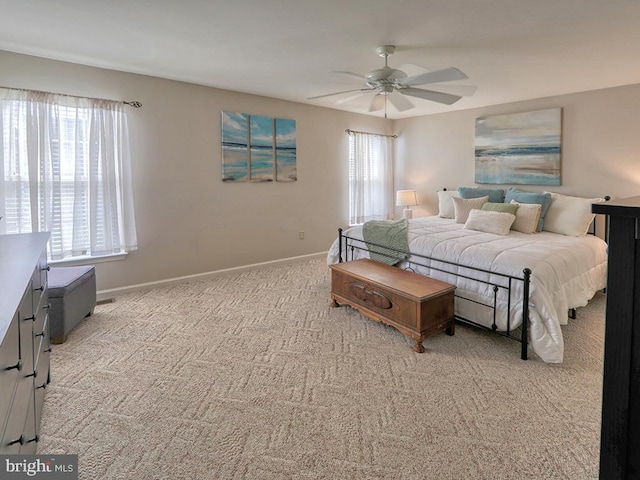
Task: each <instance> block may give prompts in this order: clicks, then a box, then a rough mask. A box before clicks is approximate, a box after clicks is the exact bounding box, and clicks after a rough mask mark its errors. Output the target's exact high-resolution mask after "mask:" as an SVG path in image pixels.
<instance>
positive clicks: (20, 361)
mask: <svg viewBox="0 0 640 480" xmlns="http://www.w3.org/2000/svg"><path fill="white" fill-rule="evenodd" d="M13 369H17V370H18V371H21V370H22V359H20V360H18V363H16V364H15V365H11V366H10V367H7V368H5V370H13Z"/></svg>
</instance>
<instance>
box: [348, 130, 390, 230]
mask: <svg viewBox="0 0 640 480" xmlns="http://www.w3.org/2000/svg"><path fill="white" fill-rule="evenodd" d="M393 213H394V204H393V137H389V136H384V135H373V134H370V133H359V132H353V131H350V132H349V224H350V225H357V224H361V223H364V222H367V221H369V220H386V219H388V218H392V216H393Z"/></svg>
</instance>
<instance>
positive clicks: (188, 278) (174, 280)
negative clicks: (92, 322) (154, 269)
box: [97, 252, 327, 303]
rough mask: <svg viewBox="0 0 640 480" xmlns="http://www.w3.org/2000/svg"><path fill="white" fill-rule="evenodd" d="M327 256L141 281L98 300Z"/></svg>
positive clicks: (108, 291)
mask: <svg viewBox="0 0 640 480" xmlns="http://www.w3.org/2000/svg"><path fill="white" fill-rule="evenodd" d="M323 256H324V257H326V256H327V252H320V253H310V254H308V255H300V256H298V257H289V258H282V259H279V260H272V261H269V262H261V263H253V264H251V265H242V266H240V267H233V268H225V269H222V270H214V271H212V272H205V273H198V274H195V275H187V276H184V277H175V278H168V279H166V280H158V281H156V282H148V283H139V284H137V285H128V286H126V287H119V288H109V289H106V290H98V292H97V300H98V302H99V303H100V302H102V303H104V302H108V301H109V300H111V299H113V297H116V296H118V295H123V294H125V293H131V292H137V291H141V290H149V289H151V288H155V287H166V286H169V285H175V284H178V283H186V282H189V281H194V280H206V279H208V278H212V277H215V276H217V275H221V274H223V273H229V272H242V271H245V270H251V269H254V268H258V267H264V266H265V265H278V264H286V263H293V262H299V261H301V260H310V259H312V258H320V257H323Z"/></svg>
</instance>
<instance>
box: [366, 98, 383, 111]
mask: <svg viewBox="0 0 640 480" xmlns="http://www.w3.org/2000/svg"><path fill="white" fill-rule="evenodd" d="M384 97H385V96H384V95H376V96H375V97H373V100H371V105H369V111H370V112H377V111H378V110H382V109H383V108H384Z"/></svg>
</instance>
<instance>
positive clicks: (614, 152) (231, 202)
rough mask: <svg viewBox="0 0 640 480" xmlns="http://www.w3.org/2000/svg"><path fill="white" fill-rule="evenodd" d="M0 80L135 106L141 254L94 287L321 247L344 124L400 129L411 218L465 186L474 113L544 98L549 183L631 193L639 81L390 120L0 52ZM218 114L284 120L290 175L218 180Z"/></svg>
mask: <svg viewBox="0 0 640 480" xmlns="http://www.w3.org/2000/svg"><path fill="white" fill-rule="evenodd" d="M0 86H5V87H19V88H28V89H39V90H47V91H53V92H58V93H68V94H73V95H82V96H89V97H101V98H112V99H127V100H139V101H141V102H142V103H143V105H144V106H143V108H141V109H131V111H130V112H129V123H130V130H131V139H132V153H133V175H134V196H135V207H136V219H137V226H138V228H137V231H138V241H139V250H137V251H135V252H132V253H131V254H130V255H128V257H127V259H126V260H123V261H116V262H109V263H100V264H97V265H96V268H97V278H98V289H99V290H106V289H107V290H108V289H117V288H121V287H127V286H131V285H138V284H144V283H149V282H158V281H162V280H166V279H172V278H178V277H182V276H189V275H196V274H200V273H206V272H211V271H216V270H221V269H225V268H233V267H238V266H243V265H250V264H254V263H260V262H268V261H272V260H278V259H283V258H289V257H295V256H300V255H307V254H314V253H318V252H323V251H326V250H327V249H328V247H329V245H330V243H331V241H332V240H333V238H334V237H335V233H336V229H337V228H338V227H339V226H345V225H346V224H347V220H348V206H347V135H346V134H345V133H344V130H345V129H346V128H351V129H354V130H365V131H372V132H380V133H397V134H398V135H399V138H398V140H397V143H396V145H397V148H396V164H397V167H396V185H397V187H398V188H415V189H417V190H418V192H419V197H420V203H421V205H420V206H418V207H416V210H415V212H416V215H424V214H430V213H435V212H437V202H436V194H435V192H436V191H437V190H438V189H440V188H441V187H448V188H456V187H458V186H460V185H473V179H474V158H473V154H474V131H475V125H474V120H475V118H476V117H478V116H484V115H494V114H502V113H511V112H521V111H528V110H536V109H541V108H550V107H562V108H563V157H562V168H563V174H562V186H561V187H557V188H554V189H553V190H554V191H560V192H565V193H567V194H576V195H586V196H592V195H593V196H596V195H598V196H600V195H607V194H608V195H611V196H613V197H624V196H630V195H636V194H639V193H640V162H639V160H640V158H639V157H640V114H638V112H640V85H631V86H625V87H618V88H611V89H606V90H598V91H593V92H585V93H577V94H572V95H563V96H559V97H551V98H545V99H538V100H531V101H525V102H518V103H512V104H507V105H496V106H492V107H487V108H481V109H474V110H466V111H456V112H451V113H445V114H438V115H431V116H426V117H418V118H412V119H404V120H398V121H395V122H392V121H388V120H384V119H381V118H377V117H371V116H366V115H358V114H350V113H346V112H341V111H338V110H331V109H326V108H319V107H313V106H309V105H303V104H299V103H293V102H287V101H282V100H276V99H271V98H266V97H259V96H255V95H248V94H242V93H236V92H230V91H225V90H219V89H214V88H208V87H202V86H197V85H192V84H187V83H182V82H174V81H170V80H163V79H158V78H153V77H147V76H142V75H134V74H127V73H122V72H115V71H110V70H103V69H98V68H92V67H84V66H80V65H74V64H69V63H63V62H55V61H50V60H44V59H39V58H35V57H30V56H24V55H17V54H12V53H7V52H1V51H0ZM222 110H229V111H237V112H247V113H251V114H260V115H269V116H277V117H285V118H293V119H295V120H296V122H297V140H298V143H297V146H298V178H299V180H298V181H297V182H295V183H276V182H274V183H269V184H251V183H241V184H225V183H223V182H222V181H221V180H220V178H221V148H220V117H221V115H220V112H221V111H222ZM526 188H530V189H532V190H536V189H537V190H542V189H543V188H540V187H538V188H536V187H526ZM397 213H400V209H398V210H397ZM300 231H304V232H305V240H299V239H298V232H300Z"/></svg>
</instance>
